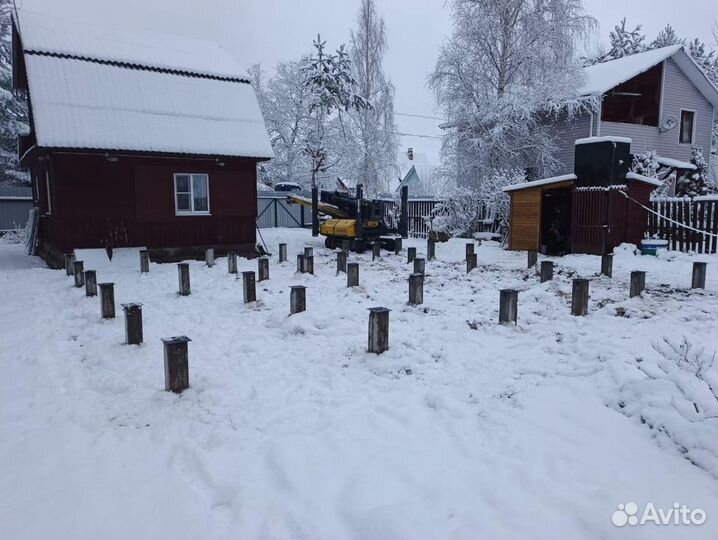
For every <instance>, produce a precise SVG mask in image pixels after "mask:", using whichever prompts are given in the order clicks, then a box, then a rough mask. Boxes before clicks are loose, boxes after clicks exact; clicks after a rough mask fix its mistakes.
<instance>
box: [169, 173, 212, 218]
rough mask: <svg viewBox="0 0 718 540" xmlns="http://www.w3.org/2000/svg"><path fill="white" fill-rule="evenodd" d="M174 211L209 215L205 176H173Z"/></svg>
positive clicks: (180, 174) (207, 189)
mask: <svg viewBox="0 0 718 540" xmlns="http://www.w3.org/2000/svg"><path fill="white" fill-rule="evenodd" d="M175 211H176V213H177V214H178V215H182V214H209V177H208V176H207V175H206V174H185V173H178V174H175Z"/></svg>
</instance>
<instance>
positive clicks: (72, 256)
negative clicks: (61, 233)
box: [65, 253, 75, 276]
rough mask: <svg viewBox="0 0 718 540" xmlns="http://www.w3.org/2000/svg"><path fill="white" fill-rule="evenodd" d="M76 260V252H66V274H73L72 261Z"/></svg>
mask: <svg viewBox="0 0 718 540" xmlns="http://www.w3.org/2000/svg"><path fill="white" fill-rule="evenodd" d="M74 262H75V254H74V253H65V275H67V276H71V275H72V273H73V272H74V268H73V267H72V263H74Z"/></svg>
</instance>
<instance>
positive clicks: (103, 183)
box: [38, 153, 257, 253]
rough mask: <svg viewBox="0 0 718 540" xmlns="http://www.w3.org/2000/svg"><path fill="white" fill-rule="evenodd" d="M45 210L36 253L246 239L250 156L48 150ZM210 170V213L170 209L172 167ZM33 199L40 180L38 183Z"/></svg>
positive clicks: (250, 213)
mask: <svg viewBox="0 0 718 540" xmlns="http://www.w3.org/2000/svg"><path fill="white" fill-rule="evenodd" d="M49 163H50V169H49V170H50V186H51V192H52V194H53V199H52V205H53V208H52V214H51V215H48V214H47V212H46V209H45V208H42V204H41V209H42V210H43V211H44V212H45V215H43V216H42V218H41V220H40V242H41V244H43V246H42V248H41V252H55V253H58V252H59V253H62V252H66V251H69V250H72V249H75V248H91V247H130V246H146V247H148V248H150V249H172V248H191V247H199V246H217V247H221V246H228V245H232V246H239V245H245V246H253V245H254V243H255V219H256V215H257V185H256V166H255V162H254V161H253V160H242V159H228V160H225V161H224V162H223V163H224V165H223V166H222V165H220V164H219V163H218V162H217V161H216V160H214V159H175V158H160V157H138V156H119V157H118V159H117V161H115V162H112V161H109V160H108V159H106V158H105V157H104V155H102V154H71V153H67V154H65V153H62V154H60V153H58V154H51V155H50V158H49ZM181 172H189V173H192V172H198V173H200V172H201V173H206V174H208V175H209V195H210V212H211V214H210V215H195V216H177V215H175V206H174V204H175V203H174V173H181ZM38 185H39V188H40V191H41V193H40V202H41V203H42V200H43V196H44V192H43V191H44V182H42V181H40V182H39V183H38Z"/></svg>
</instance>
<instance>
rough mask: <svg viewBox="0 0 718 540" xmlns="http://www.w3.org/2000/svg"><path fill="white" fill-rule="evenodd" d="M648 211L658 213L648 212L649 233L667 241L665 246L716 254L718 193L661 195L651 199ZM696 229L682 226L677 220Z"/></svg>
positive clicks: (717, 242) (672, 248) (679, 249)
mask: <svg viewBox="0 0 718 540" xmlns="http://www.w3.org/2000/svg"><path fill="white" fill-rule="evenodd" d="M650 207H651V210H653V211H654V212H657V213H658V214H660V215H656V214H652V213H649V214H648V234H649V235H651V236H653V235H656V236H657V237H658V238H661V239H663V240H668V249H671V250H677V251H695V252H697V253H715V252H716V247H717V244H718V238H716V236H709V235H707V234H701V233H700V232H698V231H704V232H707V233H711V234H712V235H718V196H715V195H707V196H704V197H695V198H693V199H688V198H685V199H683V198H664V199H655V200H652V201H651V205H650ZM674 222H678V223H682V224H684V225H688V226H689V227H691V228H693V229H697V230H698V231H696V230H691V229H687V228H685V227H681V226H680V225H678V223H674Z"/></svg>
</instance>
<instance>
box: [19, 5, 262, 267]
mask: <svg viewBox="0 0 718 540" xmlns="http://www.w3.org/2000/svg"><path fill="white" fill-rule="evenodd" d="M13 45H14V47H13V84H14V87H15V88H16V89H20V90H25V91H27V92H28V96H29V100H28V101H29V111H30V128H31V131H30V133H29V134H28V135H26V136H23V137H21V138H20V141H19V152H20V159H21V164H22V165H23V166H24V167H26V168H27V169H29V171H30V177H31V180H32V189H33V202H34V205H35V206H36V207H38V208H39V210H40V212H39V214H40V217H39V223H38V244H37V253H38V254H39V255H40V256H41V257H43V258H44V259H45V260H46V261H47V262H48V264H50V265H51V266H58V265H60V264H61V262H62V254H63V253H67V252H70V251H72V250H73V249H77V248H106V249H108V250H109V249H112V248H116V247H146V248H148V249H149V251H150V256H151V257H152V258H153V260H176V259H181V258H186V257H198V256H201V254H202V253H203V252H204V250H205V249H206V248H208V247H213V248H215V249H216V250H217V252H219V253H221V252H224V251H228V250H232V251H237V252H240V253H251V252H254V250H255V243H256V237H255V220H256V216H257V193H256V189H257V188H256V176H257V173H256V164H257V162H259V161H263V160H266V159H269V158H271V157H272V148H271V144H270V142H269V138H268V135H267V131H266V128H265V126H264V121H263V119H262V114H261V112H260V110H259V105H258V103H257V99H256V96H255V94H254V90H253V89H252V86H251V84H250V80H249V77H248V75H247V73H246V72H245V71H244V70H243V69H242V68H241V67H239V66H238V65H237V63H236V62H235V60H234V59H232V58H231V57H230V56H229V55H227V53H226V52H224V50H222V49H221V47H219V46H217V45H215V44H213V43H207V42H202V41H197V40H191V39H185V38H179V37H175V36H165V35H156V34H145V33H137V32H126V31H125V30H123V29H118V28H114V27H106V28H100V27H97V26H95V25H85V24H82V23H76V22H74V21H66V20H58V19H54V18H52V17H48V16H46V15H43V14H39V13H35V12H31V11H28V10H23V9H20V10H18V13H17V16H15V17H14V20H13Z"/></svg>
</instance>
